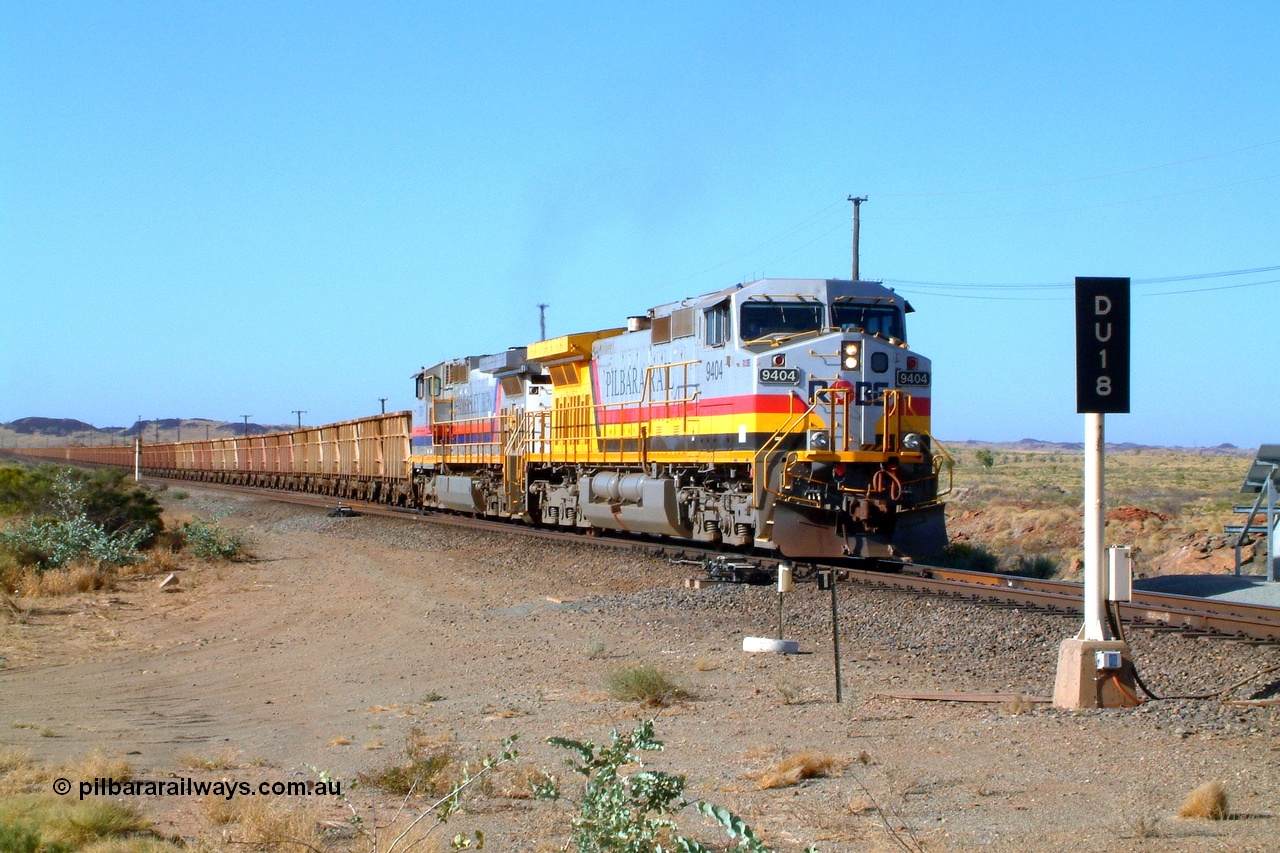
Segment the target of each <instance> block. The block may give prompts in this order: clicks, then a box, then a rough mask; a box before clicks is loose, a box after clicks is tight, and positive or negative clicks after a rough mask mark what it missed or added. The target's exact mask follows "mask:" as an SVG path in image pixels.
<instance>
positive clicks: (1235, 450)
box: [942, 438, 1254, 458]
mask: <svg viewBox="0 0 1280 853" xmlns="http://www.w3.org/2000/svg"><path fill="white" fill-rule="evenodd" d="M942 445H943V447H969V448H978V447H989V448H993V449H996V450H1006V451H1023V452H1029V453H1035V452H1041V453H1083V452H1084V442H1082V441H1041V440H1040V439H1038V438H1023V439H1019V440H1018V441H975V440H973V439H966V440H964V441H946V440H943V441H942ZM1107 450H1108V451H1112V452H1118V453H1123V452H1125V451H1139V452H1145V451H1151V452H1153V453H1154V452H1159V451H1162V450H1163V451H1175V452H1178V453H1194V454H1197V455H1199V456H1243V457H1246V458H1252V457H1253V454H1254V451H1253V450H1252V449H1248V448H1243V447H1236V446H1235V445H1234V444H1227V443H1223V444H1219V445H1216V446H1214V447H1163V446H1161V445H1157V444H1134V443H1133V442H1131V441H1124V442H1119V443H1112V442H1107Z"/></svg>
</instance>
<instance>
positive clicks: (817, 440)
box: [809, 429, 831, 450]
mask: <svg viewBox="0 0 1280 853" xmlns="http://www.w3.org/2000/svg"><path fill="white" fill-rule="evenodd" d="M829 447H831V439H830V438H829V437H828V436H827V432H826V430H821V429H815V430H810V431H809V449H810V450H826V449H828V448H829Z"/></svg>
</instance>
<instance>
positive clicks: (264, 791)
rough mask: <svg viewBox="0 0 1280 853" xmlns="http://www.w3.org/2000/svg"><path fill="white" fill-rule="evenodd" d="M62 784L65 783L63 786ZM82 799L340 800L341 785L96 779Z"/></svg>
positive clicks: (83, 785) (63, 789)
mask: <svg viewBox="0 0 1280 853" xmlns="http://www.w3.org/2000/svg"><path fill="white" fill-rule="evenodd" d="M59 783H65V784H62V785H60V784H59ZM53 785H54V791H55V792H56V793H59V794H69V793H70V792H71V783H70V781H69V780H67V779H56V780H54V783H53ZM79 789H80V799H82V800H83V799H84V798H85V797H207V796H210V795H212V796H215V797H222V798H223V799H227V800H231V799H234V798H235V797H254V796H265V797H341V796H342V782H340V781H338V780H336V779H331V780H327V781H319V782H317V781H311V780H308V781H305V782H261V783H258V784H256V785H254V784H251V783H249V782H236V781H234V780H231V781H228V780H225V779H224V780H222V781H219V782H209V781H202V780H198V779H192V778H190V777H180V778H177V779H130V780H128V781H119V780H116V779H110V778H107V779H94V780H93V781H92V782H80V783H79Z"/></svg>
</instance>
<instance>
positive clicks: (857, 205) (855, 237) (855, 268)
mask: <svg viewBox="0 0 1280 853" xmlns="http://www.w3.org/2000/svg"><path fill="white" fill-rule="evenodd" d="M866 200H867V197H866V196H865V195H864V196H862V197H861V198H859V197H857V196H852V195H851V196H849V201H851V202H853V280H854V281H859V278H858V208H860V207H862V203H863V202H864V201H866Z"/></svg>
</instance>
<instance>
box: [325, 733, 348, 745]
mask: <svg viewBox="0 0 1280 853" xmlns="http://www.w3.org/2000/svg"><path fill="white" fill-rule="evenodd" d="M350 745H351V738H349V737H347V736H346V735H338V736H337V737H332V738H329V741H328V743H326V744H325V746H350Z"/></svg>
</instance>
